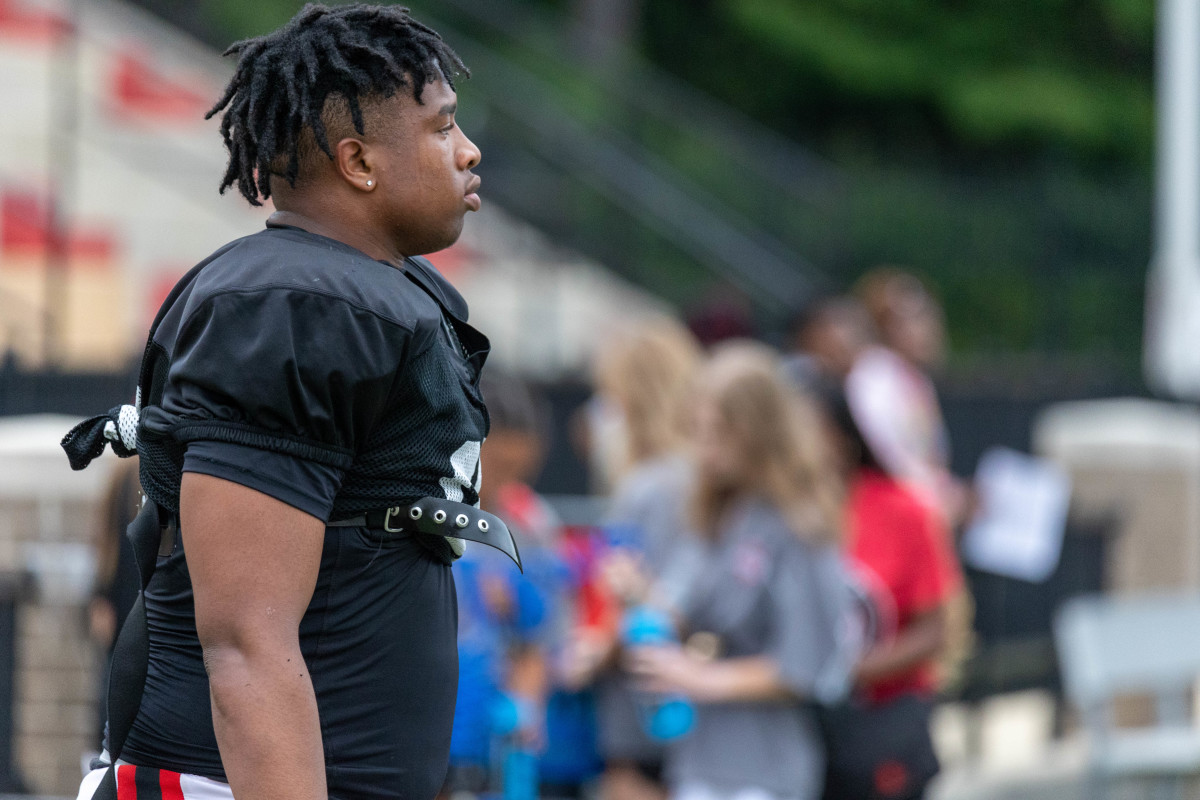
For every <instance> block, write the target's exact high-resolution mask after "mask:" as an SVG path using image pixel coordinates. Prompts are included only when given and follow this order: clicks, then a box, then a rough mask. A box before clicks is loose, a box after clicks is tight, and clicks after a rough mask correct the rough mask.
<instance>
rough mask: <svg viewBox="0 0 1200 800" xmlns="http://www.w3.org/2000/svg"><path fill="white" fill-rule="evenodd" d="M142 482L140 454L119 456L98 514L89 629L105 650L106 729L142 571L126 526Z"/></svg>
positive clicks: (101, 708) (100, 707) (101, 709)
mask: <svg viewBox="0 0 1200 800" xmlns="http://www.w3.org/2000/svg"><path fill="white" fill-rule="evenodd" d="M141 499H142V485H141V483H140V482H139V481H138V460H137V458H136V457H134V458H129V459H125V460H122V461H119V462H117V465H116V466H115V467H113V470H112V474H111V475H110V476H109V479H108V487H107V489H106V490H105V492H104V498H103V499H102V500H101V502H100V507H99V509H98V514H97V516H96V523H95V530H94V535H93V544H94V547H95V553H96V577H95V580H94V582H93V584H92V592H91V600H90V601H89V602H88V634H89V636H90V637H91V640H92V642H93V643H95V645H96V646H97V647H99V648H100V649H101V650H103V652H104V659H103V665H102V667H101V671H100V682H99V685H98V686H97V695H96V697H97V704H96V710H97V713H98V716H99V720H98V723H99V724H98V725H97V728H96V732H97V734H98V735H99V736H101V737H103V735H104V721H105V718H106V716H107V711H106V709H105V705H106V700H105V692H106V691H107V689H108V668H109V662H110V661H111V660H112V652H113V646H114V645H115V644H116V641H117V631H118V630H120V629H121V623H123V622H124V621H125V617H126V616H128V614H129V610H130V609H131V608H133V604H134V602H136V601H137V587H138V571H137V563H136V561H135V560H134V557H133V545H132V544H131V543H130V541H129V538H128V537H127V536H126V535H125V529H126V528H128V527H129V524H130V523H131V522H133V520H134V517H136V516H137V513H138V509H139V508H140V506H141Z"/></svg>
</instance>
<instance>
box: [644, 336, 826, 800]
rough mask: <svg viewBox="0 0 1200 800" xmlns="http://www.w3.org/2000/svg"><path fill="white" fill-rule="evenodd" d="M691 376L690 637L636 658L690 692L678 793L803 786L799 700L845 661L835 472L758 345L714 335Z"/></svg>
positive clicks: (821, 759) (818, 761)
mask: <svg viewBox="0 0 1200 800" xmlns="http://www.w3.org/2000/svg"><path fill="white" fill-rule="evenodd" d="M697 387H698V388H697V391H696V394H695V397H694V407H695V416H696V447H697V455H696V458H697V472H698V474H697V486H696V492H695V495H694V499H693V500H692V503H691V513H692V516H693V518H694V522H695V526H696V530H697V531H698V533H697V536H696V537H695V538H694V539H693V540H692V541H691V542H690V543H689V544H688V545H687V546H688V547H689V548H690V549H691V551H692V553H691V561H692V563H693V565H694V566H693V569H692V571H691V578H690V580H689V581H688V583H687V586H686V588H685V591H684V592H683V593H682V596H681V598H680V601H679V603H678V605H677V607H676V608H677V611H678V614H679V619H680V628H681V633H682V635H683V637H684V639H685V641H686V642H687V644H686V645H685V646H663V647H648V648H640V649H637V650H635V651H634V652H633V653H632V655H631V663H632V667H633V669H634V670H635V672H636V673H637V674H638V675H639V676H640V677H641V679H642V681H643V682H644V683H643V687H642V688H643V689H645V690H647V691H653V692H659V693H664V694H672V693H681V694H683V695H685V696H686V697H688V698H690V699H691V700H692V701H693V702H694V703H695V704H696V719H695V725H694V728H693V730H692V731H691V733H690V735H689V736H687V737H685V738H683V739H680V740H679V741H678V742H675V743H673V746H672V748H671V750H670V752H669V755H668V764H667V777H668V783H669V785H670V787H671V795H672V797H673V798H675V800H710V799H712V800H718V799H721V798H751V797H754V798H794V799H795V800H815V798H819V797H820V796H821V790H822V784H823V777H824V771H825V751H824V746H823V743H822V738H821V733H820V730H819V728H818V726H817V721H816V717H815V713H814V711H813V710H812V708H811V706H808V705H803V704H802V703H801V701H802V700H806V699H813V698H817V697H824V696H827V695H828V692H829V691H830V690H829V688H828V687H829V686H831V685H833V686H840V685H841V684H842V683H844V680H845V675H844V672H845V670H846V669H848V666H845V665H843V666H839V663H840V661H839V659H840V656H842V655H844V652H843V650H842V639H841V636H842V626H843V623H844V621H845V619H846V614H847V613H848V610H849V609H848V603H847V600H848V597H849V595H848V593H847V591H846V576H845V572H844V569H843V565H842V561H841V557H840V554H839V547H838V540H839V530H840V525H841V519H840V516H841V502H842V499H841V492H840V486H839V483H838V480H837V476H836V473H835V469H834V467H833V464H832V462H831V461H830V458H829V454H828V452H827V448H826V447H825V439H824V435H823V432H822V430H821V427H820V424H821V423H820V421H819V417H818V416H817V415H816V413H815V409H813V408H812V407H811V406H810V405H809V404H808V403H807V402H806V401H805V400H804V399H803V398H802V397H801V396H800V395H799V393H797V392H796V391H794V390H793V389H792V388H791V387H790V386H789V385H787V383H786V382H785V381H784V379H783V377H782V373H781V370H780V365H779V362H778V359H777V358H776V357H775V355H774V354H773V353H772V352H771V351H770V350H768V349H767V348H765V347H763V346H759V345H753V344H743V343H738V344H728V345H725V346H723V347H720V348H718V349H717V351H716V352H715V353H714V355H713V357H712V359H711V361H710V362H709V363H708V364H707V366H706V367H705V368H704V369H703V370H702V372H701V374H700V377H699V381H698V384H697Z"/></svg>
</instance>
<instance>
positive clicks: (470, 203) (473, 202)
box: [463, 176, 483, 211]
mask: <svg viewBox="0 0 1200 800" xmlns="http://www.w3.org/2000/svg"><path fill="white" fill-rule="evenodd" d="M481 183H483V179H482V178H479V177H478V176H477V177H476V178H475V180H473V181H471V185H470V186H468V187H467V193H466V195H465V197H464V198H463V199H464V200H466V201H467V208H469V209H471V210H472V211H478V210H479V206H480V205H481V203H480V200H479V195H478V194H476V192H478V191H479V185H480V184H481Z"/></svg>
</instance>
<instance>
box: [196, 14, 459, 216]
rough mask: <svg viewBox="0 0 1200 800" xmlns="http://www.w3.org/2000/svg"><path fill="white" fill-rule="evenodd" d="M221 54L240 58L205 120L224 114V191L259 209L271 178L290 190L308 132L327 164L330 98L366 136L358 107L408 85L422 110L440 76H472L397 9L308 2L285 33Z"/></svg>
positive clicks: (436, 38) (451, 82) (423, 28)
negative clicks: (428, 89) (226, 163)
mask: <svg viewBox="0 0 1200 800" xmlns="http://www.w3.org/2000/svg"><path fill="white" fill-rule="evenodd" d="M224 55H227V56H228V55H237V56H238V63H237V70H236V71H235V73H234V75H233V78H232V79H231V80H230V81H229V85H228V86H226V87H225V93H224V94H223V95H222V96H221V99H220V100H219V101H217V104H216V105H215V106H213V107H212V110H211V111H209V112H208V114H206V115H205V119H210V118H211V117H212V116H213V115H214V114H216V113H218V112H219V111H221V110H222V109H225V115H224V116H223V117H222V119H221V136H222V137H223V138H224V139H225V147H226V149H228V150H229V167H228V168H227V169H226V170H225V177H224V178H223V179H222V181H221V193H222V194H224V193H225V190H226V189H228V188H229V187H230V186H232V185H233V184H234V183H237V187H238V191H240V192H241V193H242V196H243V197H245V198H246V199H247V200H248V201H250V203H251V204H252V205H256V206H257V205H261V204H262V203H261V201H260V199H259V198H260V197H261V198H262V199H266V198H268V197H270V196H271V175H272V174H281V175H282V176H283V177H284V178H286V179H287V181H288V183H289V184H291V185H293V186H294V185H295V184H296V177H297V176H298V175H299V172H300V160H301V155H302V153H303V152H304V151H305V150H306V148H305V143H304V141H303V137H304V134H305V129H306V128H307V129H308V130H309V131H310V132H311V136H312V137H313V139H314V140H315V143H316V145H317V147H319V148H320V149H321V151H322V152H323V153H324V154H325V155H326V156H328V157H329V158H331V159H332V158H333V152H332V150H330V148H329V141H328V137H327V136H326V130H325V121H324V120H323V119H322V114H323V112H324V110H325V102H326V100H327V99H329V98H330V96H331V95H332V96H333V97H334V99H336V100H338V101H340V102H344V104H345V106H346V107H348V110H349V114H350V119H351V120H352V122H353V124H354V129H355V130H356V131H358V133H359V135H363V134H364V133H365V131H364V129H363V115H362V107H361V104H360V99H363V98H371V97H391V96H392V95H393V94H394V93H395V91H396V89H397V88H399V87H407V88H408V89H410V91H412V93H413V97H414V99H416V101H417V102H418V103H420V102H421V93H422V91H423V89H424V88H425V85H426V84H428V83H430V82H431V81H434V80H436V79H437V78H439V77H441V78H442V79H444V80H445V81H446V83H447V84H449V86H450V87H451V88H454V78H455V77H456V76H458V75H470V72H469V71H468V70H467V68H466V66H465V65H464V64H463V62H462V59H460V58H459V57H458V55H457V54H456V53H455V52H454V51H453V50H451V49H450V47H449V45H447V44H446V43H445V42H443V41H442V37H441V36H439V35H438V34H437V33H436V32H435V31H433V30H432V29H430V28H428V27H426V26H425V25H422V24H421V23H420V22H417V21H416V20H414V19H413V18H412V17H410V16H409V15H408V9H407V8H401V7H400V6H370V5H364V4H361V3H359V4H354V5H347V6H337V7H334V8H329V7H327V6H323V5H316V4H313V3H309V4H308V5H306V6H305V7H304V8H303V9H302V10H301V11H300V13H299V14H297V15H296V16H295V17H293V18H292V20H291V22H289V23H288V24H287V25H285V26H284V27H282V28H280V29H279V30H277V31H274V32H273V33H270V34H267V35H266V36H259V37H256V38H253V39H244V40H242V41H240V42H237V43H235V44H233V45H232V46H230V48H229V49H228V50H226V51H225V53H224ZM284 158H286V159H287V164H286V166H283V164H282V162H283V159H284Z"/></svg>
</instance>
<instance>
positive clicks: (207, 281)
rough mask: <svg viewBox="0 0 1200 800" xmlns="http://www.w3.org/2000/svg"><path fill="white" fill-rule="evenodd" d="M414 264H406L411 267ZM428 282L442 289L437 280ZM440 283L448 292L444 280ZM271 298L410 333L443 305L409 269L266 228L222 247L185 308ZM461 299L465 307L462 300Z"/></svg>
mask: <svg viewBox="0 0 1200 800" xmlns="http://www.w3.org/2000/svg"><path fill="white" fill-rule="evenodd" d="M412 261H413V260H412V259H410V260H409V262H406V269H409V268H410V267H409V264H410V263H411V262H412ZM424 269H427V270H428V271H429V272H431V273H433V275H436V270H433V268H432V267H430V266H427V265H425V267H424ZM424 277H425V280H426V281H428V282H429V283H430V284H431V285H435V286H436V285H437V284H436V283H435V282H434V281H433V279H432V278H431V277H429V276H424ZM437 279H438V280H440V281H441V283H442V284H444V285H445V286H446V287H449V283H447V282H445V280H444V279H442V278H441V276H440V275H438V276H437ZM443 291H444V290H443ZM450 291H451V292H453V288H452V287H450ZM268 294H269V295H274V296H276V297H278V296H284V297H288V296H291V297H294V298H297V299H299V298H303V300H304V303H303V307H306V308H308V307H311V304H313V303H318V304H333V305H338V306H344V307H349V308H353V309H355V310H356V311H358V312H362V313H367V314H371V315H373V316H376V317H378V318H381V319H384V320H387V321H389V322H391V323H394V324H396V325H399V326H401V327H404V328H408V329H410V330H412V329H415V328H416V327H418V326H420V325H421V323H422V322H423V321H427V320H428V319H429V318H437V317H439V316H440V314H439V313H438V308H437V304H438V302H440V301H439V300H437V299H435V298H434V297H431V296H430V294H431V293H430V292H429V290H428V289H426V290H424V291H422V288H421V287H420V286H418V285H416V284H415V283H414V281H413V280H410V279H409V278H408V277H407V276H406V275H405V274H404V270H401V269H398V268H396V267H394V266H392V265H389V264H386V263H384V262H382V261H376V260H374V259H372V258H370V257H369V256H367V255H365V254H364V253H362V252H360V251H358V250H356V249H354V248H353V247H350V246H349V245H346V244H343V243H342V242H339V241H336V240H334V239H329V238H327V237H324V236H319V235H317V234H313V233H309V232H307V231H303V230H300V229H298V228H277V227H271V228H267V229H265V230H262V231H259V232H258V233H255V234H252V235H250V236H246V237H243V238H241V239H238V240H236V241H234V242H231V243H230V244H228V245H226V246H225V247H223V248H221V249H220V250H218V251H217V252H216V253H214V254H213V255H212V256H210V257H209V259H207V260H206V261H205V262H204V266H203V268H202V269H200V270H199V271H198V273H197V275H196V278H195V285H194V287H193V289H192V291H191V292H190V297H189V298H188V300H187V302H188V305H189V307H191V308H197V307H199V306H200V305H202V304H204V303H206V302H210V301H217V300H220V299H226V300H227V301H228V300H232V299H234V298H253V297H261V296H264V295H268ZM453 295H454V296H457V292H453ZM447 296H448V297H450V295H447ZM458 300H459V301H460V302H461V297H458ZM464 305H465V304H464ZM283 307H284V308H289V307H295V308H299V307H301V304H299V303H284V304H283Z"/></svg>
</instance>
